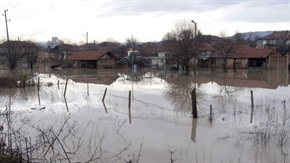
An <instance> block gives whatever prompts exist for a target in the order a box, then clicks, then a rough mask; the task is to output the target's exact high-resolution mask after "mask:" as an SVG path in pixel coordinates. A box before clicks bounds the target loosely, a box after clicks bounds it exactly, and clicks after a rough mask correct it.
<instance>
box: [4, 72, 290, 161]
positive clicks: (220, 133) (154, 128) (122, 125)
mask: <svg viewBox="0 0 290 163" xmlns="http://www.w3.org/2000/svg"><path fill="white" fill-rule="evenodd" d="M30 75H32V76H33V79H34V80H35V81H36V82H37V81H38V80H39V83H40V87H39V88H38V87H37V86H34V87H26V88H14V89H11V88H10V89H9V88H7V89H4V88H1V92H0V108H1V113H4V112H5V111H7V110H8V109H10V110H11V111H12V114H11V116H12V122H10V124H9V123H8V126H10V128H13V131H17V132H18V133H21V135H22V137H26V138H27V139H28V140H30V141H29V142H30V144H31V146H37V148H36V147H35V149H34V150H32V151H31V153H32V154H31V155H32V158H31V160H34V161H35V162H37V161H38V162H51V161H56V162H69V161H71V162H87V161H88V162H124V163H125V162H129V161H130V160H131V161H132V162H156V163H162V162H178V163H179V162H180V163H181V162H289V161H290V156H289V153H290V149H289V148H290V130H289V128H290V111H289V102H290V98H289V97H290V96H289V92H290V90H289V82H288V75H287V73H286V74H285V72H284V73H283V71H279V70H271V71H267V70H264V71H261V70H251V71H249V70H239V71H238V72H237V73H233V72H228V73H227V74H224V73H223V72H214V73H211V72H210V71H209V70H207V69H206V70H200V71H198V73H197V75H190V76H183V75H180V73H179V72H170V71H164V70H150V69H141V70H138V71H137V72H133V71H131V70H86V69H74V70H72V69H64V70H53V71H50V72H33V73H30ZM194 88H196V100H197V113H198V115H197V116H198V118H197V119H194V118H192V96H191V93H192V91H193V89H194ZM210 108H212V111H211V109H210ZM2 115H3V114H2ZM0 121H1V124H2V125H3V126H4V130H3V131H2V133H5V132H7V128H8V126H7V124H6V123H7V122H6V121H5V120H4V119H3V118H1V120H0ZM13 143H14V145H15V144H16V145H17V141H16V142H13ZM13 143H12V145H13ZM19 144H20V143H19ZM26 145H27V144H26Z"/></svg>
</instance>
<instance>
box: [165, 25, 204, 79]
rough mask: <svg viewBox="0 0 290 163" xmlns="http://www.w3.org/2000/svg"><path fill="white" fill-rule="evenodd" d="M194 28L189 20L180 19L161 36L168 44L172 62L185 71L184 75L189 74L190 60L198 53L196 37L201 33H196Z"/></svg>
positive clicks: (198, 42) (198, 43)
mask: <svg viewBox="0 0 290 163" xmlns="http://www.w3.org/2000/svg"><path fill="white" fill-rule="evenodd" d="M194 28H195V27H194V25H193V24H192V23H191V22H190V21H187V20H181V21H178V22H177V23H176V25H175V27H174V29H173V30H172V31H171V32H169V33H167V34H166V35H165V36H164V37H163V39H164V42H167V43H168V44H170V47H171V48H170V51H171V52H172V59H173V62H175V63H177V64H179V65H180V66H181V67H182V68H183V69H184V70H185V71H186V75H188V74H189V66H190V61H192V59H194V58H195V56H196V55H197V54H198V47H199V45H200V41H199V39H198V38H199V36H201V33H200V32H198V34H197V35H196V34H195V29H194ZM194 72H195V68H194Z"/></svg>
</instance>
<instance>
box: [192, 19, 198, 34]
mask: <svg viewBox="0 0 290 163" xmlns="http://www.w3.org/2000/svg"><path fill="white" fill-rule="evenodd" d="M191 22H192V23H193V24H194V34H195V36H196V24H197V23H196V22H195V21H193V20H191ZM195 36H194V37H195Z"/></svg>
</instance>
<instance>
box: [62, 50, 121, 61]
mask: <svg viewBox="0 0 290 163" xmlns="http://www.w3.org/2000/svg"><path fill="white" fill-rule="evenodd" d="M105 54H108V55H110V56H111V57H113V58H114V59H117V57H116V55H113V54H112V53H111V52H109V51H79V52H73V53H72V54H71V55H68V56H67V57H66V59H65V60H67V61H91V60H98V59H99V58H100V57H102V56H103V55H105Z"/></svg>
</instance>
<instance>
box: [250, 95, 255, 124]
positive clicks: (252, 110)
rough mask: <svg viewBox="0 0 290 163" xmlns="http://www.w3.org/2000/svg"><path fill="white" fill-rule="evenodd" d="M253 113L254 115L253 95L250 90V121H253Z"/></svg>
mask: <svg viewBox="0 0 290 163" xmlns="http://www.w3.org/2000/svg"><path fill="white" fill-rule="evenodd" d="M253 115H254V97H253V91H252V90H251V120H250V123H252V121H253Z"/></svg>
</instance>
